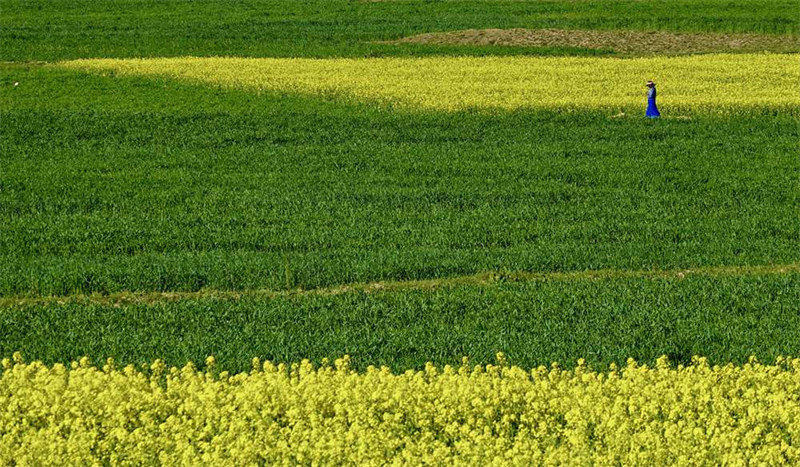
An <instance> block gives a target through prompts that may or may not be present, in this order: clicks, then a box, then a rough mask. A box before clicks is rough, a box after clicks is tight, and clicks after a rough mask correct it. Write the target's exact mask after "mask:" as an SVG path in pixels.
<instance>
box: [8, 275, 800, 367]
mask: <svg viewBox="0 0 800 467" xmlns="http://www.w3.org/2000/svg"><path fill="white" fill-rule="evenodd" d="M798 303H800V274H797V273H793V274H787V275H764V276H742V277H700V276H695V277H688V276H687V277H686V278H683V279H680V278H672V279H643V278H638V279H633V278H631V279H606V280H577V281H544V282H538V281H536V282H507V283H495V284H489V285H485V286H474V285H467V286H456V287H445V288H442V289H440V290H434V291H431V290H427V291H426V290H402V291H393V292H374V293H344V294H338V295H318V294H303V295H298V296H283V297H276V298H264V297H262V298H257V297H250V298H242V299H240V300H228V299H213V298H208V299H192V300H180V301H174V302H173V301H163V302H155V303H151V304H129V305H122V306H115V305H114V304H110V303H106V304H98V303H94V302H74V303H67V304H63V305H58V304H53V305H47V306H41V305H35V306H21V307H9V308H6V309H4V310H3V313H2V315H0V329H1V330H2V331H0V355H4V356H10V355H11V354H12V353H13V352H15V351H21V352H22V353H23V355H24V357H25V358H26V359H27V360H39V359H41V360H43V361H44V362H46V363H53V362H61V363H68V362H70V361H71V360H73V359H77V358H80V357H81V356H89V357H90V358H91V359H92V360H93V361H94V362H103V361H105V359H106V358H108V357H113V358H114V359H116V361H117V362H119V363H125V364H127V363H135V364H139V363H149V362H151V361H152V360H154V359H156V358H160V359H163V360H164V361H166V363H167V364H169V365H177V366H182V365H183V364H185V363H186V362H187V361H193V362H195V363H197V364H202V362H203V361H204V360H205V358H206V357H207V356H208V355H214V356H215V357H216V359H217V362H218V364H219V366H220V369H224V370H231V371H246V370H248V369H249V368H250V362H251V359H252V358H253V357H260V358H262V359H263V358H266V359H270V360H273V361H281V362H294V361H299V360H301V359H304V358H309V359H311V360H312V361H314V362H317V363H319V362H320V361H321V360H322V359H323V358H331V359H333V358H338V357H339V356H341V355H344V354H349V355H350V356H351V357H352V359H353V364H354V365H355V366H356V367H357V368H361V369H363V368H365V367H366V366H368V365H388V366H389V367H391V368H392V369H394V370H397V371H403V370H406V369H409V368H421V367H422V366H424V364H425V363H426V362H428V361H433V362H435V363H437V364H458V363H459V362H460V359H461V357H464V356H467V357H470V358H471V361H472V362H473V363H476V364H478V363H491V362H493V361H494V358H495V354H496V352H498V351H502V352H504V353H505V354H506V355H507V357H508V359H509V361H510V362H512V363H514V364H517V365H521V366H523V367H534V366H537V365H539V364H544V365H549V364H550V363H551V362H553V361H557V362H559V363H561V364H564V365H566V366H571V365H573V364H574V363H575V361H576V360H577V359H578V358H585V359H586V360H587V362H589V363H590V364H592V365H593V366H594V367H595V368H602V367H604V366H605V365H607V364H609V363H611V362H616V363H617V364H624V363H625V361H626V359H628V358H635V359H636V360H638V361H640V362H644V363H652V362H653V361H654V360H655V359H656V358H658V357H660V356H661V355H667V356H668V357H669V358H670V360H672V361H673V362H674V363H687V362H688V361H689V360H690V359H691V357H692V356H693V355H704V356H707V357H708V358H709V360H710V361H711V362H712V363H728V362H737V363H742V362H745V361H747V359H748V357H749V356H751V355H755V356H757V357H758V358H759V359H761V360H762V361H766V362H772V361H774V358H775V357H777V356H779V355H800V341H798V340H797V338H796V336H797V333H798V331H799V330H800V314H798Z"/></svg>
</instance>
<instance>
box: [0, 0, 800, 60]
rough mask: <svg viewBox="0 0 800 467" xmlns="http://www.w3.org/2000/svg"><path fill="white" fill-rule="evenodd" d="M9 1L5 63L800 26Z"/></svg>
mask: <svg viewBox="0 0 800 467" xmlns="http://www.w3.org/2000/svg"><path fill="white" fill-rule="evenodd" d="M0 10H1V11H3V15H1V16H0V43H2V44H3V47H2V48H0V60H58V59H64V58H79V57H83V58H95V57H148V56H150V57H152V56H176V55H198V56H209V55H238V56H261V57H264V56H273V57H277V56H283V57H296V56H308V57H323V56H324V57H330V56H350V57H364V56H377V55H410V54H420V53H423V54H425V53H431V52H433V53H442V52H445V53H456V54H462V53H464V50H459V49H453V50H451V51H449V52H448V51H447V50H442V49H439V50H436V51H433V50H432V49H418V48H417V49H415V48H408V47H402V46H397V45H387V44H375V43H374V42H375V41H386V40H393V39H398V38H401V37H405V36H411V35H415V34H421V33H428V32H437V31H452V30H459V29H483V28H506V29H507V28H559V29H634V30H671V31H694V32H706V31H718V32H723V33H731V32H739V33H742V32H749V33H767V34H792V33H793V34H797V33H798V32H800V27H798V25H799V24H800V21H799V20H798V16H797V14H796V4H795V2H794V1H792V0H746V1H740V2H735V3H731V2H728V1H725V0H673V1H669V2H667V1H660V0H646V1H641V0H602V1H592V2H584V1H573V0H562V1H537V2H519V1H516V0H509V1H503V0H500V1H493V2H488V3H487V2H486V1H484V0H463V1H457V2H442V1H435V2H432V1H425V0H414V1H403V2H358V1H352V0H304V1H294V0H254V1H251V2H240V1H235V0H221V1H219V0H215V1H188V0H177V1H170V2H168V3H165V2H161V1H155V0H88V1H82V2H65V1H61V0H43V1H37V2H30V1H27V0H1V1H0ZM486 52H487V51H483V52H480V53H486ZM532 52H533V53H536V51H532ZM494 53H503V52H502V51H497V50H495V51H494Z"/></svg>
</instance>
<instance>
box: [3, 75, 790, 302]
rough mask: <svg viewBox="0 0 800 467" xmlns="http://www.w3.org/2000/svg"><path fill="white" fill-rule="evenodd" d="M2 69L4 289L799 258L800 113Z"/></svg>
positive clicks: (134, 287)
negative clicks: (425, 99)
mask: <svg viewBox="0 0 800 467" xmlns="http://www.w3.org/2000/svg"><path fill="white" fill-rule="evenodd" d="M15 82H18V83H19V84H18V85H17V86H14V85H13V83H15ZM0 83H2V86H0V98H2V101H3V102H4V103H5V104H7V105H6V106H4V107H3V108H2V109H0V147H2V153H3V164H4V167H3V168H4V170H3V171H0V215H2V217H3V219H4V222H3V230H2V234H1V235H0V295H5V296H17V295H72V294H76V293H77V294H91V293H93V292H98V293H115V292H121V291H164V292H174V291H197V290H202V289H214V290H247V289H271V290H275V289H297V288H303V289H314V288H320V287H322V288H325V287H333V286H337V285H340V284H348V283H371V282H379V281H388V280H402V281H404V280H418V279H430V278H439V277H454V276H469V275H472V274H475V273H476V272H479V271H542V272H553V271H575V270H584V269H591V270H599V269H615V270H627V269H634V270H640V269H665V270H674V269H680V268H687V267H692V268H694V267H704V266H715V265H731V264H733V265H736V264H789V263H794V262H796V261H797V242H798V238H800V224H799V223H798V222H797V221H796V220H797V216H798V213H797V206H798V204H797V200H798V195H800V191H799V190H800V186H798V184H797V183H796V180H797V176H798V170H800V168H799V167H798V164H797V157H796V148H797V144H796V143H797V138H798V127H797V123H796V119H795V118H793V117H792V116H791V115H780V114H778V115H767V114H747V115H738V116H727V117H725V118H720V117H706V116H696V117H695V118H694V119H692V120H679V119H664V120H662V121H660V122H649V121H645V119H643V118H639V117H637V118H618V119H611V118H608V117H609V114H608V113H606V112H600V111H597V112H572V113H559V112H555V111H553V112H545V111H517V112H496V113H478V112H455V113H440V112H406V111H389V110H388V109H386V108H381V107H376V106H368V105H351V104H347V103H342V102H339V101H337V100H328V99H326V98H324V97H323V98H319V99H316V98H309V97H302V96H297V95H292V94H272V93H264V94H261V95H257V94H255V93H250V92H242V91H236V90H223V89H217V88H206V87H201V86H190V85H186V84H182V83H176V82H174V81H172V80H162V79H144V78H121V77H111V76H107V77H102V76H96V75H87V74H84V73H76V72H71V71H64V70H57V69H53V68H42V67H36V66H33V67H14V66H7V67H5V68H3V69H2V74H1V76H0ZM662 111H663V112H664V114H665V115H669V114H670V110H669V107H668V106H665V108H663V109H662ZM731 135H737V137H736V138H731Z"/></svg>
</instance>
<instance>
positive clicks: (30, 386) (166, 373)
mask: <svg viewBox="0 0 800 467" xmlns="http://www.w3.org/2000/svg"><path fill="white" fill-rule="evenodd" d="M498 357H499V359H500V362H499V363H498V364H497V365H486V366H473V367H471V366H469V361H468V360H466V359H465V360H464V361H463V363H462V366H461V367H459V368H453V367H444V368H441V367H436V366H434V365H432V364H428V365H426V366H425V368H424V369H423V370H420V371H411V370H409V371H406V372H403V373H399V374H394V373H392V372H391V371H389V370H388V369H387V368H375V367H369V368H368V369H366V370H365V371H362V372H358V371H354V370H353V369H352V368H351V366H350V360H349V358H348V357H343V358H340V359H337V360H336V361H335V362H334V364H333V365H329V364H327V363H326V364H323V365H322V366H321V367H314V366H313V365H312V364H311V363H310V362H309V361H307V360H304V361H302V362H300V363H295V364H290V365H285V364H280V365H275V364H273V363H271V362H268V361H267V362H263V363H262V362H261V360H259V359H253V368H252V370H251V371H249V372H244V373H239V374H228V373H227V372H224V371H223V372H220V373H217V372H216V371H215V370H214V369H213V368H210V369H208V370H206V371H200V370H198V369H197V368H196V367H194V366H193V365H191V364H187V365H186V366H184V367H183V368H168V367H167V366H166V365H164V363H163V362H161V361H159V360H157V361H155V362H153V363H152V365H149V366H143V367H141V368H142V369H141V370H139V369H136V368H135V367H133V366H127V367H124V368H119V367H117V366H116V364H115V363H114V361H113V360H108V361H106V362H105V365H104V366H102V367H101V368H98V367H95V366H93V365H92V364H91V363H90V362H89V361H88V359H80V360H79V361H78V362H75V363H74V364H72V365H70V366H64V365H61V364H56V365H53V366H52V367H50V366H47V365H44V364H42V363H41V362H33V363H25V362H24V361H23V360H22V358H21V357H20V356H19V355H14V357H13V358H12V359H4V360H3V369H2V376H0V435H2V437H0V463H3V464H7V463H10V462H13V463H16V464H52V463H58V464H62V463H75V464H78V463H80V464H97V463H113V464H117V463H135V464H141V463H169V464H175V463H184V464H198V463H203V464H219V463H224V464H252V463H270V464H272V463H311V464H314V463H318V464H340V463H353V464H366V465H377V464H385V463H406V462H414V463H420V462H431V463H437V464H440V463H448V464H449V463H470V464H492V463H494V464H503V465H505V464H519V465H522V464H561V463H573V464H592V463H596V464H621V463H622V464H629V463H631V464H632V463H642V464H644V463H646V464H663V463H692V464H695V463H735V464H743V463H746V462H747V463H749V462H753V463H758V464H762V463H763V464H777V463H796V462H798V461H800V451H799V450H798V446H797V443H796V442H795V441H796V440H799V439H800V396H798V395H800V360H798V359H783V358H782V359H779V360H778V361H777V362H776V363H775V364H774V365H767V364H762V363H759V362H758V361H756V360H755V359H753V360H751V361H750V362H749V363H746V364H744V365H733V364H728V365H724V366H719V365H716V366H710V365H709V364H708V362H707V361H706V360H705V359H702V358H695V359H694V360H693V362H692V363H691V364H689V365H686V366H678V367H673V366H671V365H670V364H669V363H668V362H667V361H666V358H662V359H659V360H658V361H657V362H656V364H655V366H653V367H649V366H645V365H639V364H637V363H636V362H633V361H629V362H628V364H627V365H626V366H625V367H623V368H618V367H611V368H610V369H608V370H605V371H595V370H592V369H591V368H589V367H588V366H587V365H586V363H585V362H584V361H583V360H581V361H580V362H579V365H578V366H577V367H576V368H575V369H573V370H565V369H562V368H560V367H558V366H557V365H553V366H552V367H551V368H549V369H548V368H545V367H539V368H535V369H531V370H526V369H523V368H519V367H516V366H509V365H507V364H505V363H503V358H504V357H503V356H502V355H499V356H498ZM207 362H209V363H210V364H212V366H213V364H214V359H213V358H209V359H208V360H207Z"/></svg>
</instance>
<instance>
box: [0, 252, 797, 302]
mask: <svg viewBox="0 0 800 467" xmlns="http://www.w3.org/2000/svg"><path fill="white" fill-rule="evenodd" d="M795 273H800V263H791V264H770V265H759V266H706V267H697V268H688V269H670V270H655V269H643V270H624V269H596V270H584V271H569V272H525V271H517V272H508V273H500V272H482V273H477V274H471V275H465V276H454V277H448V278H440V279H420V280H408V281H380V282H368V283H356V284H347V285H340V286H335V287H321V288H317V289H308V290H305V289H291V290H270V289H252V290H239V291H231V290H212V289H206V290H200V291H194V292H118V293H112V294H106V295H103V294H91V295H83V294H78V295H65V296H48V297H0V308H10V307H28V306H37V305H40V306H41V305H63V304H68V303H80V304H91V305H110V306H123V305H135V304H157V303H163V302H173V301H179V300H201V299H214V300H239V299H242V298H267V299H268V298H277V297H292V296H312V295H339V294H345V293H375V292H392V291H404V290H435V289H441V288H449V287H457V286H462V285H468V286H478V287H481V286H487V285H491V284H496V283H500V282H545V281H552V282H571V281H587V280H611V279H637V278H638V279H652V280H656V279H672V280H680V279H684V278H687V277H691V276H701V277H739V276H766V275H783V274H795Z"/></svg>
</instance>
